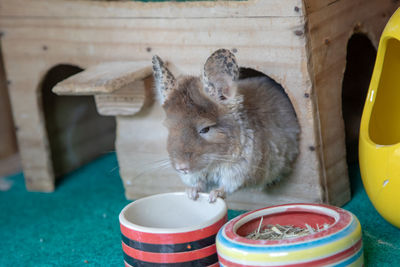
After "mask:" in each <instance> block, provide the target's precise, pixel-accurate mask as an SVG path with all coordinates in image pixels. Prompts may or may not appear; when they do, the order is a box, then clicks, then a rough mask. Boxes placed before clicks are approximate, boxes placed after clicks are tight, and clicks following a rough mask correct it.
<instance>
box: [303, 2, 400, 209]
mask: <svg viewBox="0 0 400 267" xmlns="http://www.w3.org/2000/svg"><path fill="white" fill-rule="evenodd" d="M305 6H306V10H307V18H308V34H309V36H310V39H309V55H310V58H311V63H312V64H311V68H312V72H313V73H314V74H313V76H314V86H315V90H316V95H317V100H318V109H319V114H320V116H319V118H320V127H321V145H322V151H323V154H322V160H323V163H322V164H323V166H324V169H325V178H326V180H325V181H324V183H325V186H326V199H327V200H328V201H329V202H332V203H335V204H337V205H341V204H343V203H345V202H346V199H348V198H349V196H350V192H349V186H348V178H347V168H346V164H345V160H346V154H345V141H344V139H345V135H344V124H343V118H342V103H341V101H342V89H341V87H342V79H343V73H344V69H345V66H346V53H347V50H346V48H347V41H348V39H349V38H350V36H351V35H352V34H353V33H354V32H358V31H359V32H364V33H366V34H367V36H369V37H370V38H371V41H372V42H373V43H374V44H375V45H377V42H378V40H379V36H380V33H381V31H382V30H383V27H384V25H385V23H386V21H387V20H388V18H389V14H392V12H394V10H395V9H396V8H397V7H398V6H399V3H395V2H394V1H390V0H384V1H364V0H356V1H345V0H337V1H333V0H324V1H316V0H305ZM346 181H347V182H346Z"/></svg>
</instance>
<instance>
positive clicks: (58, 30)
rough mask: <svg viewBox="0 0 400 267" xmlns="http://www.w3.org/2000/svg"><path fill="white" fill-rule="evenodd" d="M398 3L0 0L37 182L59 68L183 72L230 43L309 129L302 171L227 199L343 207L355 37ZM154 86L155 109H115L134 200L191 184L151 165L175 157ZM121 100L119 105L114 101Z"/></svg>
mask: <svg viewBox="0 0 400 267" xmlns="http://www.w3.org/2000/svg"><path fill="white" fill-rule="evenodd" d="M303 4H304V5H303ZM395 6H396V4H393V3H392V1H390V0H384V1H381V0H369V1H367V0H354V1H349V0H337V1H334V0H323V1H315V0H309V1H306V0H305V1H301V0H269V1H262V0H251V1H238V2H236V1H230V2H228V1H217V2H190V3H189V2H186V3H139V2H97V1H61V0H57V1H50V0H37V1H27V0H14V1H11V0H0V7H1V8H0V30H1V31H2V32H3V33H4V34H3V37H2V46H3V49H4V51H6V52H5V53H4V55H5V56H4V58H5V63H6V68H7V74H8V77H9V79H10V80H11V81H12V86H11V88H10V89H11V98H12V102H13V103H16V107H15V108H14V115H15V118H16V123H17V125H18V126H20V129H21V130H20V132H19V134H18V139H19V140H20V144H22V145H23V147H24V148H23V151H24V152H23V153H22V157H23V162H25V163H24V164H25V166H24V169H25V168H27V171H26V174H27V175H28V178H29V177H31V178H32V179H39V180H40V179H42V178H43V177H47V178H49V177H51V175H52V166H51V160H49V158H48V152H47V150H48V144H47V143H48V141H47V140H48V137H47V136H46V132H45V130H44V127H43V118H42V113H41V109H40V103H39V102H38V100H37V96H38V91H37V88H38V85H39V84H40V82H41V79H42V77H43V75H44V74H45V73H46V72H47V70H48V69H49V68H51V67H52V66H54V65H57V64H60V63H66V64H72V65H76V66H80V67H81V68H88V67H89V66H95V65H98V64H100V63H103V62H111V61H120V62H127V63H126V64H133V65H134V66H133V67H132V69H134V68H136V69H137V68H143V67H149V66H150V65H151V57H152V56H153V55H154V54H157V55H159V56H160V57H161V58H163V59H164V60H165V61H170V62H172V63H173V64H174V65H175V66H176V67H177V68H178V69H179V70H180V71H181V72H182V73H186V74H192V75H199V74H200V72H201V68H202V65H203V64H204V62H205V60H206V58H207V57H208V56H209V55H210V54H211V53H212V52H213V51H215V50H216V49H219V48H222V47H223V48H228V49H231V50H232V51H236V52H235V53H236V57H237V60H238V62H239V63H240V65H241V66H243V67H249V68H253V69H255V70H258V71H261V72H263V73H265V74H267V75H269V76H271V77H272V78H273V79H275V80H276V81H277V82H278V83H280V84H281V85H282V86H283V88H284V89H285V91H286V92H287V93H288V95H289V97H290V99H291V101H292V103H293V106H294V108H295V110H296V113H297V116H298V119H299V122H300V125H301V131H302V132H301V142H300V150H301V154H300V156H299V158H298V159H297V161H296V166H295V171H294V173H293V175H291V176H290V177H289V178H288V179H287V180H284V181H282V183H280V184H279V185H278V186H276V187H273V188H270V189H268V191H267V193H262V192H248V191H246V190H242V191H240V192H237V193H235V194H234V195H232V196H230V197H229V198H228V202H229V205H230V207H231V208H240V209H251V208H255V207H261V206H265V205H271V204H280V203H282V202H326V203H331V204H336V205H342V204H343V203H345V202H346V201H348V200H349V198H350V191H349V182H348V177H347V167H346V162H345V147H344V130H343V121H342V115H341V80H342V77H343V71H344V66H345V59H346V45H347V40H348V39H349V37H350V36H351V34H352V32H353V31H354V28H356V30H357V31H363V32H366V33H367V34H368V36H370V38H371V39H372V41H373V42H374V43H375V44H377V41H378V40H379V35H380V31H381V30H382V29H383V26H384V24H385V22H386V21H387V19H388V16H389V14H391V12H392V11H393V10H394V8H395ZM295 7H298V8H295ZM304 12H307V14H305V13H304ZM129 62H131V63H129ZM20 73H24V75H20ZM96 73H97V71H96ZM99 73H100V72H99ZM111 78H112V79H111V80H114V78H116V76H113V77H111ZM97 79H98V77H97V78H95V79H93V81H95V80H97ZM100 80H101V79H100ZM109 80H110V79H109ZM139 80H140V79H139ZM99 84H103V85H104V80H103V82H100V83H99ZM145 84H146V82H145ZM151 86H152V85H151V83H147V85H145V95H146V97H145V100H144V101H145V102H146V101H148V103H147V105H146V103H145V107H146V108H141V109H138V107H136V109H137V111H136V112H135V114H130V115H127V114H126V115H127V116H122V115H123V114H120V113H119V115H117V141H116V149H117V155H118V160H119V164H120V174H121V176H122V178H123V180H124V186H125V189H126V195H127V196H128V197H129V198H138V197H141V196H145V195H149V194H154V193H158V192H166V191H177V190H182V189H183V184H182V183H181V182H180V180H179V178H178V176H177V175H176V173H175V172H174V171H173V170H172V168H171V167H170V166H168V165H165V167H164V169H157V168H154V166H157V164H156V162H157V161H158V162H161V161H159V160H165V159H166V158H167V155H166V150H165V140H166V134H167V133H166V130H165V129H164V128H163V126H162V119H163V112H162V110H161V108H160V107H159V105H157V103H154V99H152V98H151V97H152V95H151V91H152V88H151ZM110 88H115V86H112V87H108V89H107V88H106V89H105V88H103V89H101V90H100V89H96V90H97V91H96V90H92V91H90V90H87V91H86V93H89V94H93V93H95V92H103V93H110V92H111V91H112V90H113V89H110ZM86 89H87V88H86ZM86 89H85V88H80V89H79V91H80V92H82V91H85V90H86ZM68 90H69V91H71V89H68ZM68 90H67V91H68ZM115 92H116V91H115ZM74 93H77V91H75V92H74ZM105 98H106V97H105ZM150 99H152V100H150ZM102 100H104V99H102ZM124 101H125V100H124ZM130 101H131V100H129V101H127V102H124V103H123V105H125V104H127V103H128V102H130ZM117 102H118V101H117ZM122 102H123V101H122ZM122 102H121V103H122ZM22 103H23V104H22ZM113 106H118V104H117V105H112V104H110V105H109V106H107V107H108V108H112V107H113ZM104 107H105V106H104ZM110 114H112V112H111V113H110ZM113 114H116V113H113ZM32 133H33V134H32ZM47 178H46V179H47ZM28 182H29V181H28Z"/></svg>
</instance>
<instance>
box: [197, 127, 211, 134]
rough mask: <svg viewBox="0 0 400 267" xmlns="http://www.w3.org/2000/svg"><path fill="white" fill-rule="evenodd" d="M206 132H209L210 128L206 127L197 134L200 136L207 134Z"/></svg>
mask: <svg viewBox="0 0 400 267" xmlns="http://www.w3.org/2000/svg"><path fill="white" fill-rule="evenodd" d="M208 131H210V126H208V127H204V128H203V129H201V130H200V132H199V133H201V134H205V133H208Z"/></svg>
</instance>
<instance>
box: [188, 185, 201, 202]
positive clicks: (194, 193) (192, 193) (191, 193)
mask: <svg viewBox="0 0 400 267" xmlns="http://www.w3.org/2000/svg"><path fill="white" fill-rule="evenodd" d="M186 194H187V196H188V197H189V198H190V199H192V200H196V199H198V198H199V189H198V188H197V187H188V188H186Z"/></svg>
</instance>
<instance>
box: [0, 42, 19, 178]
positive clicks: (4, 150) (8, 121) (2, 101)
mask: <svg viewBox="0 0 400 267" xmlns="http://www.w3.org/2000/svg"><path fill="white" fill-rule="evenodd" d="M16 153H17V142H16V138H15V131H14V124H13V119H12V116H11V106H10V101H9V97H8V91H7V81H6V76H5V73H4V66H3V58H2V51H1V46H0V160H2V159H6V158H9V157H11V156H12V155H14V154H16ZM1 174H2V173H1V171H0V176H1Z"/></svg>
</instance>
